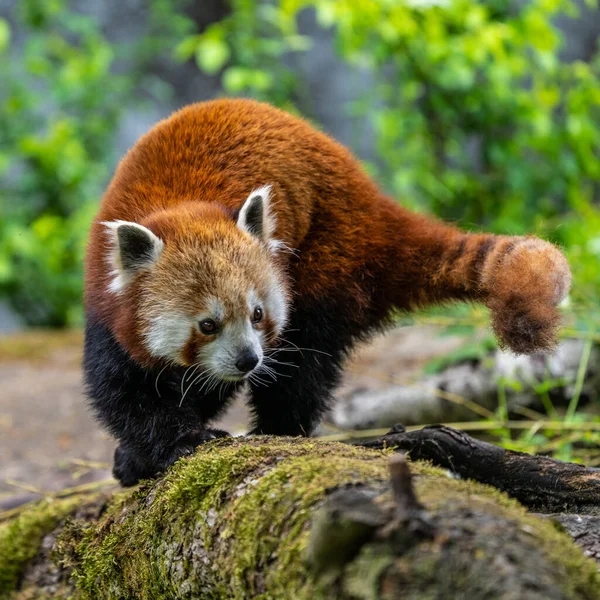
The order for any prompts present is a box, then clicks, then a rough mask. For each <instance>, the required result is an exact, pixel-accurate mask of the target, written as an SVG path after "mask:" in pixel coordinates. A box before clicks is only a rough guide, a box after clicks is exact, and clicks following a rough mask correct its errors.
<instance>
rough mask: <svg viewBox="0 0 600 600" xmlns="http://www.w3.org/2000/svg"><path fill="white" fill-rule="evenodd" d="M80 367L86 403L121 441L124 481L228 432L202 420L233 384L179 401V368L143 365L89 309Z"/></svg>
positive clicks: (222, 404) (214, 412) (119, 467)
mask: <svg viewBox="0 0 600 600" xmlns="http://www.w3.org/2000/svg"><path fill="white" fill-rule="evenodd" d="M83 367H84V374H85V384H86V389H87V393H88V396H89V398H90V402H91V405H92V407H93V408H94V410H95V412H96V415H97V417H98V419H99V420H100V421H101V422H102V423H103V424H104V425H105V426H106V427H107V428H108V430H109V431H110V432H111V433H112V434H113V435H114V436H115V437H116V438H117V439H118V440H119V442H120V444H121V445H120V447H119V448H118V449H117V451H116V452H115V466H114V474H115V477H117V479H119V480H120V481H121V482H122V483H123V485H133V484H135V483H137V481H138V480H139V479H141V478H146V477H152V476H155V475H156V474H157V473H159V472H162V471H164V470H166V469H167V467H169V466H170V465H171V464H172V463H174V462H175V461H176V460H177V459H178V458H180V457H181V456H183V455H185V454H189V453H190V452H193V450H194V448H195V447H196V446H197V445H198V444H201V443H203V442H205V441H207V440H209V439H213V438H215V437H221V436H223V435H227V434H226V433H225V432H222V431H218V430H211V429H207V427H206V424H207V422H208V421H210V420H211V419H214V418H215V417H216V416H218V414H219V413H220V412H222V411H223V410H224V409H225V408H226V406H227V403H228V400H229V399H230V398H231V396H232V395H233V393H234V392H235V391H236V389H237V388H238V387H239V385H238V384H231V385H230V386H229V388H228V389H227V391H226V393H225V394H223V395H222V396H223V397H222V398H221V399H220V398H219V391H218V390H215V391H214V392H212V393H210V394H207V395H204V396H201V397H194V396H193V394H189V395H188V396H186V398H185V400H184V402H183V404H182V405H181V406H179V404H180V402H181V398H182V394H181V380H182V377H183V374H184V370H183V369H166V370H165V371H164V372H163V373H162V374H160V377H158V376H159V371H151V370H145V369H142V368H141V367H140V366H139V365H138V364H137V363H135V362H134V361H133V360H132V359H131V358H130V357H129V356H128V355H127V354H126V353H125V352H124V350H123V349H122V348H121V346H120V345H119V344H118V343H117V341H116V340H115V339H114V337H113V336H112V334H111V333H110V331H109V330H108V329H107V328H106V327H105V326H104V325H103V324H102V323H100V322H98V321H97V320H95V319H94V318H93V315H88V319H87V325H86V332H85V347H84V361H83ZM157 378H158V379H157ZM186 385H187V382H186ZM192 392H193V390H192ZM223 398H224V399H223Z"/></svg>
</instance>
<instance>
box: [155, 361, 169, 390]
mask: <svg viewBox="0 0 600 600" xmlns="http://www.w3.org/2000/svg"><path fill="white" fill-rule="evenodd" d="M168 366H169V364H168V363H167V364H166V365H165V366H164V367H163V368H162V369H161V370H160V371H159V373H158V375H157V376H156V381H155V382H154V389H155V390H156V393H157V394H158V397H159V398H162V396H161V395H160V392H159V391H158V378H159V377H160V376H161V375H162V374H163V373H164V372H165V369H166V368H167V367H168Z"/></svg>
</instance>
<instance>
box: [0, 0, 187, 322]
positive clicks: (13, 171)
mask: <svg viewBox="0 0 600 600" xmlns="http://www.w3.org/2000/svg"><path fill="white" fill-rule="evenodd" d="M165 6H167V7H168V6H169V2H167V1H165V0H160V1H156V0H155V1H154V3H153V4H152V11H151V12H150V17H151V18H149V20H148V24H147V27H146V35H145V36H144V37H143V38H142V39H141V40H140V41H139V42H138V43H134V44H127V45H122V46H114V45H111V44H110V43H109V42H108V41H107V40H106V39H105V37H104V36H103V35H102V33H101V32H100V30H99V28H98V25H97V24H96V23H95V21H94V20H93V19H92V18H91V17H89V16H83V15H80V14H76V13H74V12H72V11H71V10H70V9H69V4H68V2H67V1H66V0H47V1H44V2H41V1H38V0H22V1H21V2H19V3H18V5H15V8H14V11H13V14H11V18H12V19H14V20H15V22H16V23H17V25H18V27H19V29H20V30H21V33H22V34H24V35H23V36H22V37H23V38H24V41H23V45H22V46H20V47H18V48H12V52H11V53H10V54H9V52H10V50H11V48H10V40H11V31H10V27H9V25H8V23H7V22H6V21H5V20H0V52H1V53H2V55H1V56H0V79H1V80H2V86H1V87H0V177H1V181H2V183H1V184H0V295H2V296H4V297H6V298H7V299H8V300H9V301H10V303H11V304H12V305H13V307H14V308H15V309H16V310H17V312H18V313H20V315H21V316H22V317H23V318H24V320H25V322H26V323H28V324H31V325H51V326H63V325H72V324H76V323H80V322H81V291H82V287H83V283H82V280H83V276H82V259H83V255H84V250H85V244H86V238H87V231H88V228H89V223H90V221H91V219H92V217H93V214H94V212H95V210H96V209H97V205H98V200H99V198H100V197H101V195H102V191H103V188H104V187H105V185H106V184H107V182H108V179H109V177H110V172H111V168H112V167H113V166H114V164H115V162H116V157H115V156H114V151H115V144H114V140H115V134H116V131H117V127H118V125H119V119H120V116H121V114H122V111H123V107H124V106H126V105H127V104H128V103H130V102H131V95H132V92H133V90H135V89H138V88H140V87H142V88H144V87H146V88H147V87H148V85H145V84H146V83H147V82H146V80H145V79H144V77H145V66H146V64H147V62H148V61H149V60H150V59H152V58H153V57H154V56H155V53H156V52H157V51H162V52H164V51H165V49H168V48H169V47H170V46H172V45H173V43H174V42H173V40H174V39H175V37H170V36H175V35H176V36H177V37H181V36H183V35H185V34H186V33H187V31H188V30H189V22H188V21H187V19H185V20H184V21H182V20H181V19H183V18H182V17H181V18H179V17H178V16H177V15H176V14H173V13H172V10H171V9H169V11H168V16H170V20H166V21H165V20H161V19H160V18H159V17H160V15H161V13H164V12H165V11H164V8H165ZM159 22H160V26H159V24H158V23H159ZM165 45H166V46H165ZM149 46H150V47H149ZM121 57H127V62H126V68H121V72H126V73H127V75H124V74H118V73H116V72H115V68H114V67H115V63H116V61H117V59H119V58H121ZM150 83H151V82H150ZM155 87H156V86H155ZM137 101H138V102H139V100H137Z"/></svg>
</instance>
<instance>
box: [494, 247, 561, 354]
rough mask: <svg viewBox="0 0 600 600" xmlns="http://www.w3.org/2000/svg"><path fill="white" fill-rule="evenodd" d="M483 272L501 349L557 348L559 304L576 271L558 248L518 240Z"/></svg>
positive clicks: (524, 350) (532, 350)
mask: <svg viewBox="0 0 600 600" xmlns="http://www.w3.org/2000/svg"><path fill="white" fill-rule="evenodd" d="M483 276H484V279H483V283H484V286H485V290H486V292H487V305H488V306H489V308H490V309H491V311H492V324H493V327H494V331H495V332H496V335H497V336H498V340H499V342H500V345H501V347H506V348H510V349H511V350H513V351H514V352H517V353H519V354H528V353H531V352H536V351H547V350H551V349H552V348H554V347H555V346H556V344H557V341H558V336H557V333H558V328H559V326H560V322H561V318H560V313H559V310H558V304H559V303H560V302H561V301H562V300H563V299H564V298H565V296H566V295H567V293H568V292H569V287H570V285H571V271H570V269H569V265H568V263H567V261H566V259H565V257H564V256H563V254H562V253H561V252H560V251H559V250H558V249H557V248H556V247H555V246H553V245H552V244H550V243H548V242H545V241H543V240H540V239H537V238H517V239H516V240H515V241H514V243H511V244H510V246H509V247H508V248H507V251H506V252H505V253H504V255H503V256H501V257H500V258H499V260H498V262H496V263H495V264H492V265H489V266H488V268H487V269H486V272H485V273H483Z"/></svg>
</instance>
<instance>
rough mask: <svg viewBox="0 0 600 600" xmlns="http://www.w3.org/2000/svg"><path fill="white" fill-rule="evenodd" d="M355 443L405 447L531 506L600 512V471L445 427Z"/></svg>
mask: <svg viewBox="0 0 600 600" xmlns="http://www.w3.org/2000/svg"><path fill="white" fill-rule="evenodd" d="M354 443H356V444H358V445H361V446H363V447H366V448H372V449H375V448H396V449H397V450H402V451H403V452H406V453H408V455H409V456H410V457H411V458H412V459H413V460H427V461H431V462H432V463H433V464H434V465H436V466H439V467H443V468H445V469H450V470H451V471H453V472H454V473H457V474H458V475H460V476H461V477H463V478H465V479H474V480H475V481H479V482H481V483H487V484H489V485H492V486H494V487H495V488H498V489H499V490H502V491H504V492H506V493H507V494H508V495H509V496H512V497H513V498H516V499H517V500H519V502H521V503H522V504H524V505H525V506H526V507H528V508H530V509H532V510H536V511H540V512H544V513H560V512H571V513H579V514H600V469H594V468H588V467H585V466H583V465H578V464H575V463H568V462H562V461H560V460H555V459H553V458H548V457H545V456H531V455H529V454H523V453H522V452H514V451H511V450H505V449H504V448H500V447H499V446H495V445H494V444H488V443H487V442H482V441H479V440H476V439H474V438H472V437H471V436H469V435H467V434H466V433H464V432H462V431H458V430H457V429H451V428H450V427H445V426H443V425H433V426H429V427H423V429H418V430H416V431H406V430H405V429H404V427H402V425H396V426H395V427H394V428H392V429H391V430H390V432H389V433H387V434H386V435H383V436H381V437H378V438H374V439H370V440H355V441H354Z"/></svg>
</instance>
